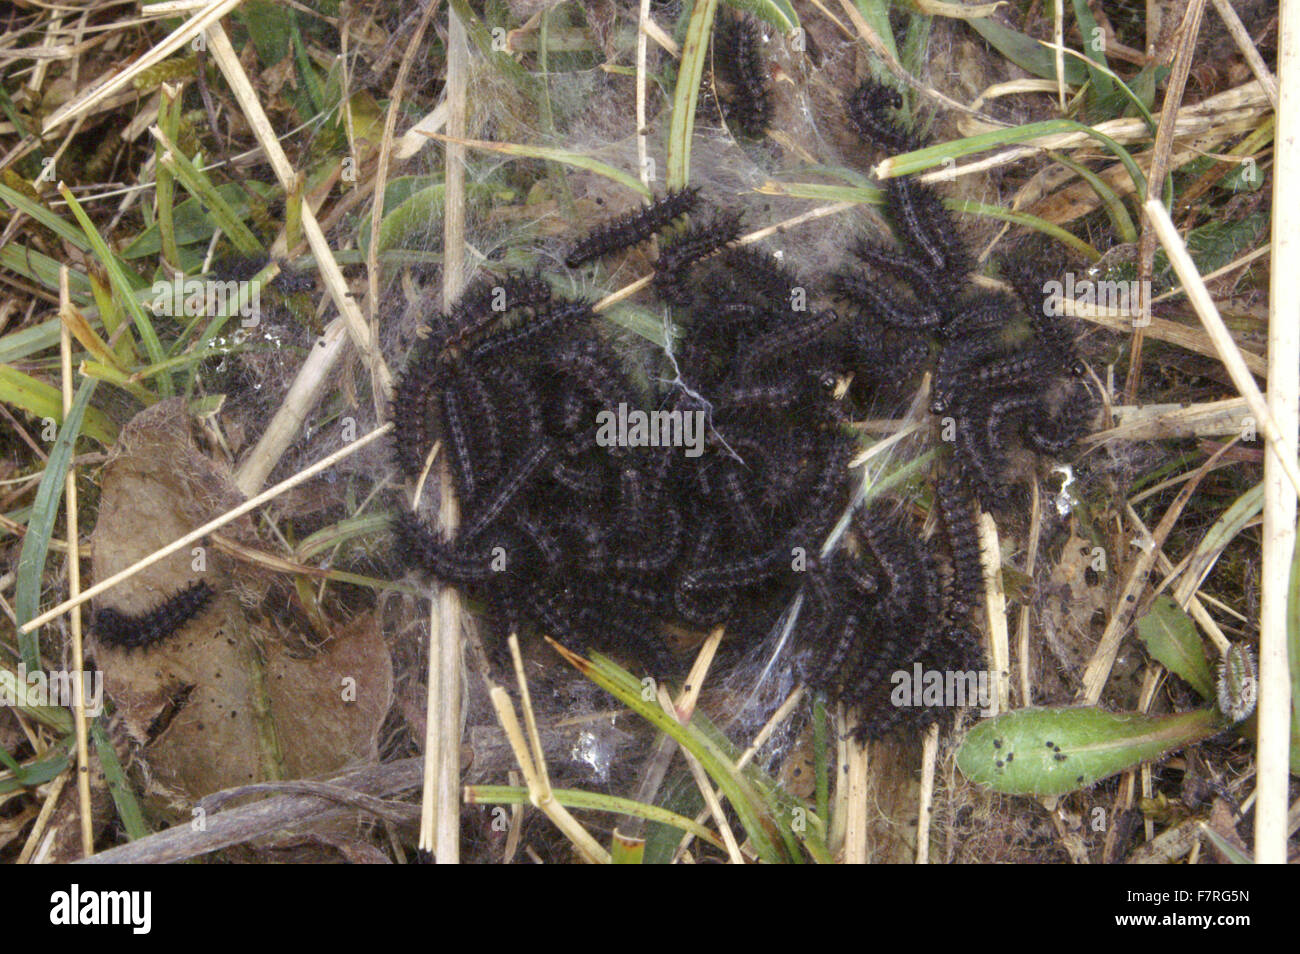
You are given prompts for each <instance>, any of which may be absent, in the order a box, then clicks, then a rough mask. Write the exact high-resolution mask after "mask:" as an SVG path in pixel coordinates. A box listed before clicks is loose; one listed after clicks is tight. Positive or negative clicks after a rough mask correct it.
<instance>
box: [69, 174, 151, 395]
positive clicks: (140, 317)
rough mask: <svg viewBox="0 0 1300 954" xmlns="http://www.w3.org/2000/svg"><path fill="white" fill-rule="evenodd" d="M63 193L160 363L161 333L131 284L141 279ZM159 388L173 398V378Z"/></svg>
mask: <svg viewBox="0 0 1300 954" xmlns="http://www.w3.org/2000/svg"><path fill="white" fill-rule="evenodd" d="M60 192H61V193H62V195H63V198H64V199H65V200H66V201H67V203H68V206H69V208H71V209H72V214H73V215H74V216H76V218H77V222H78V224H80V225H81V228H82V231H84V232H85V233H86V238H88V239H89V240H90V247H91V248H92V249H94V251H95V255H96V256H97V257H98V258H99V261H100V264H101V265H103V266H104V269H105V271H107V272H108V280H109V282H110V283H111V284H112V286H113V291H114V293H115V294H116V295H117V296H118V298H119V299H120V300H121V301H122V302H123V303H124V304H125V305H126V310H127V311H129V312H130V313H131V319H132V321H134V322H135V328H136V331H137V332H139V334H140V340H141V341H142V342H144V348H145V352H146V353H147V354H148V355H149V360H150V362H151V363H153V364H157V363H159V362H160V361H162V360H163V358H164V357H165V355H164V354H163V348H162V342H160V341H159V340H158V333H157V332H156V331H154V327H153V322H152V321H151V320H150V318H149V316H148V315H147V314H145V311H144V309H143V308H142V307H141V306H140V302H139V301H137V300H136V296H135V291H136V285H135V283H133V282H132V281H131V278H132V277H136V278H137V280H138V276H131V275H130V273H129V272H128V271H127V270H126V269H125V268H124V267H123V266H122V264H121V263H120V262H119V261H118V259H117V256H115V255H114V254H113V253H112V252H111V251H110V250H109V247H108V243H107V242H105V241H104V237H103V236H102V235H100V234H99V230H98V229H97V228H95V225H94V223H93V222H91V221H90V217H89V216H88V215H86V213H85V211H84V210H83V209H82V208H81V205H80V203H78V202H77V200H76V198H75V197H74V196H73V195H72V193H71V192H69V191H68V189H67V187H66V186H61V187H60ZM158 386H159V390H160V391H161V392H162V396H163V397H171V395H172V381H171V378H169V377H164V378H161V379H160V380H159V382H158Z"/></svg>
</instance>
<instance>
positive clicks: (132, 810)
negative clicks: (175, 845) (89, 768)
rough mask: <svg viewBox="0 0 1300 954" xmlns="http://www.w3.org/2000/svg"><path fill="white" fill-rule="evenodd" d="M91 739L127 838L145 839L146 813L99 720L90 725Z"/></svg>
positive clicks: (146, 827) (146, 833) (146, 829)
mask: <svg viewBox="0 0 1300 954" xmlns="http://www.w3.org/2000/svg"><path fill="white" fill-rule="evenodd" d="M90 739H91V741H92V742H94V743H95V754H96V755H97V756H99V765H100V768H102V769H103V771H104V780H105V781H106V782H107V783H108V791H109V794H110V795H112V796H113V804H114V805H116V806H117V817H118V818H120V819H121V820H122V827H123V828H125V829H126V835H127V837H128V838H130V839H131V840H132V841H134V840H135V839H137V838H143V837H145V835H148V834H149V833H150V832H149V826H148V825H147V824H146V823H145V820H144V813H143V812H142V811H140V803H139V802H138V801H136V798H135V792H133V791H131V786H130V785H129V784H127V780H126V772H124V771H123V770H122V763H121V762H119V761H118V758H117V750H116V749H114V748H113V743H112V742H110V741H109V740H108V734H107V733H106V732H104V727H103V726H102V725H101V724H100V720H99V719H96V720H95V721H94V722H92V723H91V724H90Z"/></svg>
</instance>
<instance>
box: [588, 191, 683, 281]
mask: <svg viewBox="0 0 1300 954" xmlns="http://www.w3.org/2000/svg"><path fill="white" fill-rule="evenodd" d="M699 191H700V190H699V189H698V188H692V189H675V190H672V191H670V192H668V193H667V194H665V195H663V196H661V197H659V198H658V199H655V201H654V202H652V203H650V204H649V205H647V206H645V207H644V208H641V209H637V210H636V211H634V212H628V213H627V214H626V215H622V216H620V217H619V218H616V219H612V220H610V221H608V222H606V223H604V224H603V225H599V226H597V227H596V228H595V229H593V230H592V231H591V232H590V233H588V235H587V237H586V238H584V239H583V240H582V241H580V242H579V243H578V244H577V245H575V246H574V247H573V248H572V249H571V250H570V251H569V254H568V255H566V256H565V257H564V264H565V265H567V266H568V267H569V268H577V267H578V266H579V265H581V264H582V263H583V262H588V261H590V260H591V259H593V258H601V257H602V256H605V255H609V254H610V253H611V252H617V251H620V250H621V249H625V248H631V247H632V246H633V245H640V244H641V243H642V242H645V241H648V240H649V239H650V238H651V237H652V236H653V235H654V234H655V233H656V232H659V231H660V230H661V229H664V228H666V227H667V226H669V225H671V224H672V222H673V221H674V220H676V219H678V218H680V217H681V216H683V215H686V214H687V213H688V212H690V211H691V210H692V209H694V208H695V203H696V201H697V198H698V194H699Z"/></svg>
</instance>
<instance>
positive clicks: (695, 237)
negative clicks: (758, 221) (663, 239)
mask: <svg viewBox="0 0 1300 954" xmlns="http://www.w3.org/2000/svg"><path fill="white" fill-rule="evenodd" d="M740 222H741V216H740V214H739V213H737V212H719V213H717V214H715V215H714V216H712V217H711V218H709V219H707V220H705V221H696V222H692V223H691V225H690V227H689V228H688V229H687V230H686V231H685V232H684V233H683V234H682V235H681V236H680V237H679V238H677V239H676V240H675V241H673V242H671V243H667V244H665V245H664V246H663V247H661V248H660V249H659V258H658V259H656V261H655V279H654V285H655V289H656V290H657V291H658V292H659V294H660V295H662V296H663V297H664V298H665V299H667V300H668V301H670V302H673V303H674V304H685V303H686V302H687V301H689V299H690V295H689V292H687V291H686V288H685V282H686V278H687V276H686V272H687V271H688V270H689V269H690V267H691V266H692V265H694V264H695V263H696V262H698V261H699V260H700V259H702V258H705V257H706V256H709V255H712V254H713V253H714V252H716V251H718V250H720V249H723V248H726V247H727V246H728V245H730V244H731V243H732V242H734V241H736V239H737V238H739V237H740Z"/></svg>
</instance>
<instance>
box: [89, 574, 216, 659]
mask: <svg viewBox="0 0 1300 954" xmlns="http://www.w3.org/2000/svg"><path fill="white" fill-rule="evenodd" d="M213 595H214V594H213V591H212V587H210V586H208V584H207V583H205V582H204V581H202V580H199V581H198V582H196V583H191V584H190V585H189V586H187V587H185V589H183V590H179V591H177V592H176V593H173V594H172V595H171V596H169V597H167V599H165V600H163V602H162V603H161V604H160V605H159V606H158V607H157V608H155V609H152V610H150V611H149V612H148V613H142V614H140V615H138V616H132V615H130V614H128V613H123V612H121V611H119V610H115V609H113V608H112V607H107V606H105V607H101V608H100V609H97V610H96V611H95V621H94V624H93V627H92V628H93V630H94V633H95V635H96V636H97V637H98V638H99V639H100V641H101V642H103V643H105V644H107V645H109V646H116V647H117V648H118V649H148V648H149V647H150V646H156V645H157V644H159V643H161V642H162V641H163V640H165V639H167V638H168V637H169V636H171V635H172V634H173V633H175V632H176V631H177V630H178V629H180V628H181V627H182V626H184V625H185V624H186V623H188V622H189V621H190V620H191V619H193V618H194V617H195V616H197V615H198V614H199V613H201V612H203V609H204V608H205V607H206V606H207V605H208V602H209V601H210V600H211V599H212V597H213Z"/></svg>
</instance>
